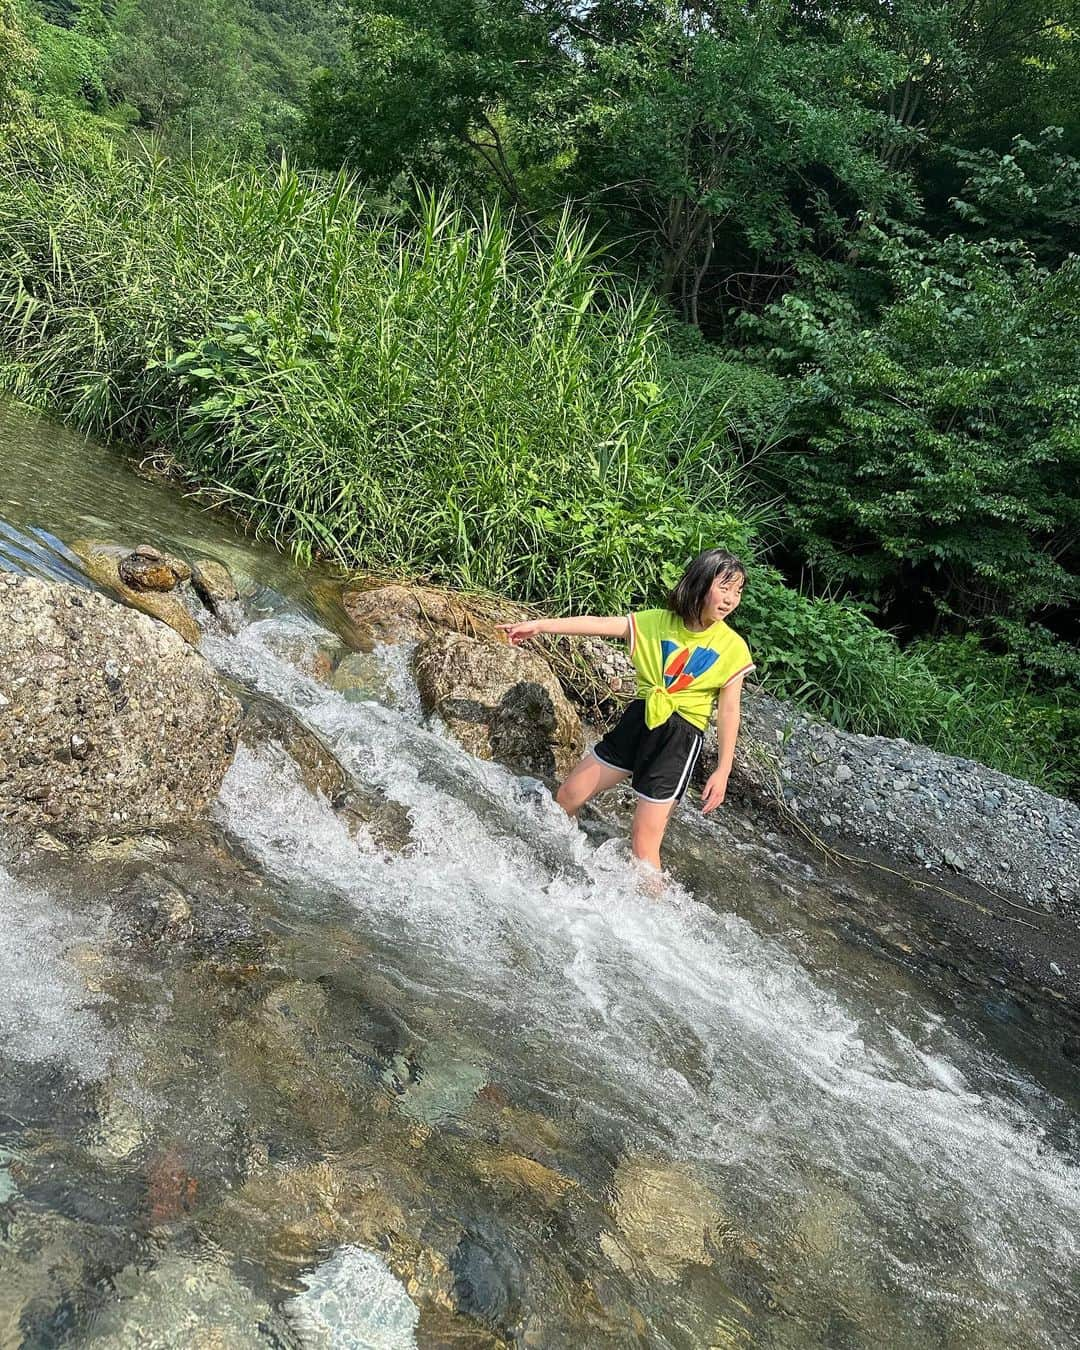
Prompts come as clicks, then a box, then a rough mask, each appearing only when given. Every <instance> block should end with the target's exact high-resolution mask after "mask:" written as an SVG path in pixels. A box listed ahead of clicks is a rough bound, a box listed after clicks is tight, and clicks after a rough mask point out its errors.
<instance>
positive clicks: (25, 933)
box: [0, 868, 110, 1079]
mask: <svg viewBox="0 0 1080 1350" xmlns="http://www.w3.org/2000/svg"><path fill="white" fill-rule="evenodd" d="M92 936H93V930H92V928H91V927H90V925H89V924H87V923H84V922H82V921H81V920H79V919H78V918H76V917H75V916H73V915H71V914H70V913H68V912H66V911H64V910H63V909H61V908H60V906H59V905H58V904H56V902H54V901H53V899H52V898H51V897H50V896H49V895H48V893H47V892H45V891H43V890H41V889H40V888H38V887H34V886H27V885H25V884H24V883H23V882H21V881H19V880H17V879H16V878H15V877H13V876H12V875H11V874H10V873H9V872H7V871H6V870H5V869H3V868H0V987H2V988H3V998H2V999H0V1053H2V1054H6V1055H9V1056H10V1057H11V1058H12V1059H16V1060H22V1061H40V1060H49V1059H52V1060H59V1061H63V1062H64V1063H65V1064H66V1065H67V1067H68V1068H69V1069H73V1070H75V1071H76V1072H77V1073H78V1074H79V1076H80V1077H83V1078H87V1079H89V1078H98V1077H100V1076H101V1075H102V1074H103V1073H104V1072H105V1071H106V1070H107V1068H108V1066H109V1057H110V1056H109V1051H110V1043H109V1040H108V1038H107V1037H106V1036H105V1035H103V1029H102V1025H101V1021H100V1019H99V1018H98V1017H97V1015H96V1014H95V1012H94V1011H93V1008H92V1006H91V1005H92V1004H93V999H92V997H91V996H90V995H89V994H88V993H87V991H86V987H85V983H84V981H83V979H82V978H81V977H80V975H79V973H78V971H77V970H76V969H75V968H74V967H73V966H72V965H71V964H69V962H68V961H67V960H66V959H65V957H66V954H67V953H68V952H69V951H70V950H71V949H72V948H73V947H74V945H75V944H76V943H77V942H78V941H80V940H84V939H88V938H90V937H92Z"/></svg>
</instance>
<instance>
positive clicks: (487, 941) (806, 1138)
mask: <svg viewBox="0 0 1080 1350" xmlns="http://www.w3.org/2000/svg"><path fill="white" fill-rule="evenodd" d="M216 655H217V657H218V659H220V660H222V661H223V663H224V664H226V665H229V666H231V667H232V668H234V669H236V668H237V667H241V668H243V669H244V670H245V672H246V673H247V674H248V676H249V678H254V679H256V680H257V682H258V683H259V685H260V686H261V687H262V688H264V689H266V690H268V691H269V692H271V693H274V694H275V695H276V696H278V697H280V698H283V699H285V700H286V701H288V702H290V703H291V704H292V706H293V707H294V708H296V709H298V710H301V711H302V712H303V716H304V717H305V719H306V720H307V721H308V722H309V723H310V724H311V725H312V726H313V727H315V728H316V729H317V730H318V731H319V732H320V733H322V734H323V735H324V736H325V737H327V739H328V740H329V741H330V742H331V743H332V744H333V746H334V748H335V750H336V751H337V753H338V754H339V756H340V757H341V759H342V761H343V762H344V763H345V764H346V765H347V766H348V767H349V768H350V769H351V770H352V771H353V772H354V773H356V774H358V775H359V776H360V777H361V778H362V779H364V780H365V781H367V782H368V783H370V784H374V785H376V786H378V787H381V788H382V789H384V790H385V791H386V792H387V793H388V794H389V795H391V796H392V797H393V798H394V799H396V800H397V801H398V802H400V803H402V804H403V805H404V806H406V807H407V808H408V810H409V814H410V817H411V820H412V824H413V832H414V836H415V838H416V840H417V845H416V848H415V849H414V850H413V851H412V852H411V853H410V854H409V855H408V856H402V857H389V858H387V857H384V856H382V855H380V854H379V853H378V852H377V851H375V850H374V849H372V848H371V847H370V845H367V844H365V843H363V841H360V842H358V841H356V840H354V839H352V838H351V837H350V836H349V834H348V833H347V831H345V830H344V829H343V828H342V827H341V825H340V823H339V822H338V821H337V820H336V818H335V817H334V816H333V814H332V812H330V811H329V809H328V808H327V807H326V806H325V805H324V804H322V803H320V802H318V801H316V800H315V799H313V798H312V797H311V796H310V795H309V794H307V793H306V792H304V791H303V789H302V788H301V787H300V785H299V783H298V782H295V781H293V782H291V783H286V782H284V781H283V779H282V776H281V774H282V770H281V769H280V767H279V768H278V769H276V770H274V771H271V769H270V768H269V767H268V764H267V762H266V760H265V758H264V757H260V756H257V755H252V754H250V753H244V754H241V755H240V756H238V758H237V761H236V764H235V765H234V768H233V769H232V770H231V771H230V774H229V776H228V778H227V780H226V784H225V788H224V790H223V794H222V811H223V815H224V818H225V820H226V822H227V824H228V826H229V827H230V829H231V830H233V831H234V832H235V833H237V834H238V835H240V836H241V837H242V838H244V839H245V841H246V843H247V846H248V847H250V848H251V849H252V851H253V852H254V853H256V854H257V855H258V856H259V858H260V859H261V860H262V862H263V863H264V865H265V866H266V867H268V868H269V869H270V870H271V871H273V872H275V873H276V874H277V875H279V876H280V877H281V878H282V879H283V880H285V881H286V882H297V883H301V882H302V883H303V884H304V885H305V886H308V887H310V886H311V885H312V884H313V883H314V884H315V885H317V886H320V887H325V888H332V889H333V890H334V891H336V892H337V893H338V894H339V895H340V896H341V897H343V898H344V899H346V900H347V901H348V902H349V903H351V904H352V905H353V906H354V907H355V908H356V910H357V911H358V913H359V914H360V915H361V916H362V918H361V922H362V923H363V925H364V926H365V928H366V929H367V930H369V931H372V932H375V933H377V934H379V935H380V937H381V938H382V939H383V941H384V943H385V944H386V945H387V946H388V947H390V948H392V949H393V950H394V951H395V952H398V953H400V960H401V963H402V970H403V972H404V973H405V976H406V977H409V976H411V977H412V978H413V979H415V980H416V982H417V986H418V987H419V986H420V984H421V983H422V984H423V985H424V986H425V987H427V988H435V989H438V990H440V991H445V993H444V994H442V995H441V996H442V997H445V998H448V999H449V998H454V999H456V1000H460V1001H463V1002H464V1003H466V1004H468V1005H469V1006H470V1007H471V1008H472V1009H473V1010H474V1013H475V1015H474V1016H473V1018H472V1019H471V1020H472V1023H473V1025H474V1026H475V1025H477V1024H484V1025H487V1026H488V1027H489V1028H490V1030H491V1034H492V1036H493V1038H494V1039H495V1041H496V1043H497V1042H498V1039H499V1036H500V1035H502V1036H505V1035H510V1036H513V1035H514V1034H515V1033H517V1034H518V1035H519V1037H520V1039H519V1040H517V1041H513V1042H511V1048H510V1051H509V1053H510V1054H511V1055H512V1056H513V1057H514V1059H515V1060H516V1061H518V1062H521V1063H523V1064H527V1065H529V1066H536V1067H535V1070H530V1069H526V1070H525V1072H529V1071H535V1072H536V1073H537V1076H538V1078H541V1079H542V1080H543V1081H545V1082H546V1083H547V1085H548V1087H549V1090H550V1091H552V1092H558V1091H560V1090H561V1091H565V1093H566V1095H567V1097H568V1099H572V1101H573V1102H574V1109H576V1110H582V1109H586V1110H587V1109H592V1110H594V1111H595V1112H596V1113H597V1114H605V1115H607V1116H608V1117H610V1118H612V1119H616V1120H618V1122H619V1124H620V1127H621V1128H622V1129H623V1130H624V1131H625V1132H626V1133H627V1134H629V1135H631V1136H636V1137H637V1139H638V1140H639V1141H640V1143H641V1144H642V1145H643V1146H647V1147H649V1148H650V1149H652V1150H653V1151H664V1152H668V1153H673V1154H676V1155H678V1156H682V1157H689V1158H695V1159H698V1160H700V1161H701V1162H702V1163H703V1164H708V1165H710V1166H712V1167H714V1168H717V1169H720V1171H721V1172H722V1173H723V1174H724V1175H726V1176H727V1177H728V1179H729V1181H730V1182H731V1184H732V1186H733V1187H735V1188H736V1189H739V1188H742V1187H750V1188H752V1192H753V1194H754V1195H755V1203H756V1205H758V1206H760V1207H763V1208H764V1209H765V1210H766V1211H768V1209H769V1207H771V1206H774V1207H776V1208H777V1210H778V1211H779V1210H781V1209H782V1208H783V1207H787V1208H790V1202H791V1197H792V1195H793V1194H798V1193H800V1192H801V1191H802V1190H805V1188H806V1187H807V1186H808V1185H810V1184H811V1183H810V1182H809V1181H808V1178H812V1177H814V1176H822V1175H826V1176H829V1177H830V1178H833V1179H834V1184H835V1185H838V1186H840V1187H842V1188H843V1190H844V1191H845V1192H846V1193H847V1195H848V1196H849V1197H850V1198H851V1200H852V1204H851V1207H850V1211H849V1213H848V1215H847V1217H846V1219H845V1226H846V1229H847V1231H846V1232H845V1234H844V1239H843V1240H844V1242H845V1243H850V1244H853V1245H854V1246H855V1247H858V1248H859V1249H860V1250H861V1251H863V1252H876V1253H877V1259H878V1260H879V1261H880V1262H881V1263H882V1265H883V1267H887V1268H888V1269H889V1270H890V1271H891V1277H892V1278H893V1279H896V1280H901V1281H905V1282H909V1283H910V1286H911V1292H912V1295H913V1296H916V1297H918V1298H920V1299H922V1298H926V1297H932V1296H933V1290H934V1288H935V1285H936V1282H938V1279H939V1277H938V1275H937V1274H936V1273H935V1271H934V1269H933V1263H934V1261H935V1260H940V1259H941V1257H940V1243H941V1241H942V1240H943V1239H942V1238H941V1235H940V1233H938V1234H937V1235H936V1236H935V1233H936V1230H937V1229H938V1228H941V1227H942V1226H943V1227H944V1228H945V1229H946V1230H948V1232H949V1233H950V1234H951V1236H950V1238H949V1241H950V1242H953V1243H954V1245H955V1247H956V1249H957V1250H962V1251H963V1252H964V1253H965V1254H966V1260H967V1261H969V1262H970V1264H971V1272H970V1273H971V1275H972V1277H976V1276H977V1277H978V1282H979V1283H980V1284H981V1285H982V1286H983V1288H984V1289H1001V1290H1005V1291H1008V1292H1007V1293H1003V1294H1002V1297H1003V1298H1005V1300H1006V1304H1008V1302H1009V1300H1010V1299H1011V1298H1013V1297H1015V1298H1016V1299H1017V1300H1019V1301H1021V1302H1022V1301H1023V1300H1025V1299H1030V1298H1037V1297H1040V1290H1042V1292H1043V1293H1044V1294H1045V1290H1044V1289H1043V1282H1044V1279H1045V1280H1049V1281H1052V1280H1055V1279H1058V1278H1059V1275H1058V1272H1061V1273H1062V1274H1061V1276H1060V1278H1062V1279H1067V1275H1065V1274H1064V1273H1065V1272H1068V1271H1070V1270H1074V1269H1075V1268H1076V1266H1077V1260H1078V1257H1080V1248H1078V1243H1077V1238H1076V1236H1075V1234H1076V1232H1077V1230H1078V1224H1080V1175H1078V1173H1077V1170H1076V1169H1075V1167H1074V1166H1073V1165H1072V1164H1071V1163H1070V1162H1069V1161H1068V1160H1067V1159H1066V1158H1065V1157H1064V1156H1062V1155H1061V1154H1060V1153H1058V1152H1057V1151H1055V1149H1054V1148H1053V1147H1052V1146H1051V1144H1050V1142H1049V1139H1048V1137H1047V1132H1046V1130H1045V1128H1044V1127H1043V1126H1041V1125H1040V1124H1039V1123H1038V1120H1037V1119H1035V1118H1034V1117H1033V1116H1032V1114H1031V1112H1030V1111H1027V1110H1025V1109H1021V1108H1020V1107H1018V1106H1017V1105H1015V1104H1014V1103H1013V1102H1011V1101H1009V1100H1006V1099H1004V1098H998V1097H995V1096H987V1095H980V1094H979V1093H977V1092H974V1091H972V1090H971V1088H970V1086H969V1082H968V1079H967V1077H966V1076H965V1073H964V1071H963V1070H962V1069H961V1068H960V1067H958V1066H957V1065H955V1064H953V1063H952V1062H950V1060H949V1059H948V1058H947V1057H946V1055H945V1054H944V1053H943V1050H942V1046H941V1044H940V1041H941V1038H940V1037H937V1038H936V1040H937V1042H938V1043H928V1044H927V1045H925V1046H924V1045H921V1044H918V1043H916V1042H915V1041H913V1040H912V1039H911V1037H910V1036H908V1035H904V1034H902V1033H900V1032H899V1031H897V1030H896V1029H895V1028H894V1027H890V1025H889V1023H888V1013H887V1011H885V1012H882V1011H881V1010H880V1009H878V1008H877V1007H871V1008H870V1009H869V1011H868V1012H867V1011H866V1010H864V1009H860V1008H857V1007H855V1006H852V1005H850V1004H848V1003H846V1002H845V1001H844V1000H843V999H842V998H841V997H839V996H838V995H837V994H836V993H835V992H832V991H829V990H827V989H825V988H823V987H822V986H821V985H820V983H818V982H816V981H815V980H814V979H813V978H812V977H811V976H810V975H809V974H808V972H807V971H806V970H805V969H803V968H802V967H801V966H800V965H799V964H798V962H797V961H796V960H795V959H794V958H793V957H792V956H791V954H790V953H788V952H787V951H785V950H784V948H783V947H782V946H781V945H780V944H778V943H777V942H774V941H770V940H766V939H764V938H762V937H761V936H760V935H759V934H757V933H756V932H755V931H754V930H753V929H752V928H751V926H750V925H749V924H748V923H746V922H745V921H744V920H742V919H739V918H737V917H735V916H732V915H717V914H715V913H714V912H713V911H712V910H710V909H709V908H707V907H706V906H704V905H701V904H698V903H696V902H694V901H693V900H692V899H691V898H690V897H688V896H685V895H680V894H679V893H677V892H676V893H674V894H673V895H671V896H669V897H666V898H665V900H664V901H663V902H661V903H656V902H654V901H652V900H651V899H650V898H649V897H648V896H647V895H645V894H643V892H642V890H641V888H640V886H639V884H638V877H637V875H636V874H635V872H634V870H633V868H632V867H630V866H628V863H627V856H626V852H625V847H624V846H623V845H622V844H621V843H618V842H612V843H610V844H606V845H604V846H603V847H601V848H599V849H593V848H591V847H589V846H588V845H587V843H586V841H585V840H584V838H583V836H582V835H581V834H580V832H579V831H578V830H577V829H576V828H575V827H573V826H572V825H571V824H570V823H569V822H567V821H566V820H565V818H564V817H563V816H562V813H561V812H560V811H559V810H558V808H556V807H555V806H554V805H553V804H552V803H551V802H550V799H548V800H547V801H544V800H542V799H538V798H537V796H536V794H535V793H530V792H529V791H528V790H527V789H526V790H523V789H522V787H521V785H520V783H519V782H518V781H517V780H515V779H514V778H513V776H512V775H510V774H509V773H507V772H506V771H505V770H503V769H501V768H499V767H498V766H495V765H490V764H481V763H479V762H477V761H475V760H473V759H471V758H470V757H469V756H467V755H465V754H463V753H462V752H461V751H460V750H458V749H457V748H456V747H454V746H452V745H450V744H448V743H447V742H445V741H444V740H442V739H441V738H439V737H438V736H436V735H434V734H433V733H432V732H430V731H428V730H425V729H424V728H422V727H419V726H417V725H416V724H415V722H414V721H413V720H412V719H411V718H408V717H404V716H402V715H400V714H397V713H394V712H391V711H388V710H386V709H384V708H380V707H378V706H376V705H374V704H350V703H347V702H346V701H345V700H344V699H342V698H340V697H339V696H338V695H336V694H334V693H333V692H332V691H330V690H327V689H324V688H323V687H321V686H320V685H318V684H317V682H315V681H313V680H310V679H308V678H307V677H305V676H302V675H300V674H299V673H298V672H297V671H296V670H295V669H294V668H292V667H290V666H288V665H287V663H282V662H281V661H279V660H278V659H277V658H275V657H274V656H273V654H272V652H270V651H269V649H268V647H267V646H266V644H265V643H264V642H263V641H262V640H261V638H260V634H259V633H256V632H253V631H252V630H250V629H249V630H247V632H246V633H245V634H243V635H241V638H240V639H238V640H237V641H235V642H234V643H232V644H225V643H223V644H221V646H220V647H219V649H218V651H217V653H216ZM883 992H884V991H883ZM885 1001H886V1002H887V996H886V1000H885ZM525 1029H527V1030H525ZM934 1039H935V1033H934V1031H933V1029H931V1031H930V1032H928V1041H929V1042H933V1041H934ZM965 1053H966V1054H969V1055H970V1056H972V1057H977V1054H976V1051H975V1050H974V1049H972V1048H971V1047H965ZM1029 1087H1030V1085H1029ZM1029 1095H1030V1096H1031V1097H1032V1098H1033V1099H1034V1098H1035V1097H1037V1094H1036V1093H1035V1092H1034V1089H1033V1088H1031V1091H1030V1094H1029ZM589 1103H592V1106H591V1108H590V1107H589V1105H588V1104H589ZM939 1214H943V1215H944V1216H945V1217H944V1219H943V1220H941V1221H939ZM935 1244H938V1245H935ZM1048 1297H1049V1296H1048ZM1050 1301H1051V1302H1053V1298H1052V1297H1051V1298H1050Z"/></svg>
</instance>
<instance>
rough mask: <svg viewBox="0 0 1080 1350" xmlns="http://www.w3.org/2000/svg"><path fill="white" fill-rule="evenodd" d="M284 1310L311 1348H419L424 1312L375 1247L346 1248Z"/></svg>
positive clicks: (318, 1270)
mask: <svg viewBox="0 0 1080 1350" xmlns="http://www.w3.org/2000/svg"><path fill="white" fill-rule="evenodd" d="M304 1284H305V1286H306V1288H305V1289H304V1292H303V1293H302V1294H297V1295H296V1297H295V1298H292V1299H290V1300H289V1301H288V1303H287V1304H286V1305H285V1310H286V1312H287V1313H288V1315H289V1318H290V1320H291V1321H292V1323H293V1325H294V1326H295V1328H296V1330H297V1332H298V1334H299V1336H300V1340H301V1342H302V1343H303V1345H304V1346H305V1347H307V1350H415V1347H416V1337H415V1335H414V1331H415V1329H416V1324H417V1322H418V1321H419V1320H420V1311H419V1309H418V1308H417V1306H416V1304H415V1303H413V1301H412V1299H411V1298H409V1296H408V1294H407V1293H406V1292H405V1290H404V1289H403V1288H402V1286H401V1284H400V1283H399V1282H398V1280H397V1279H396V1278H395V1277H394V1274H393V1272H392V1271H391V1270H390V1267H389V1266H388V1265H387V1264H386V1262H385V1261H384V1260H383V1259H382V1257H381V1256H379V1255H377V1253H375V1252H371V1251H367V1250H366V1249H365V1248H363V1247H352V1246H350V1247H341V1248H339V1249H338V1250H337V1251H336V1252H335V1253H334V1255H333V1256H331V1257H330V1258H329V1260H326V1261H324V1262H323V1263H322V1265H320V1266H318V1267H317V1268H316V1269H315V1270H314V1271H312V1273H311V1274H310V1275H307V1276H306V1277H305V1278H304Z"/></svg>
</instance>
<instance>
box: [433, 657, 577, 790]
mask: <svg viewBox="0 0 1080 1350" xmlns="http://www.w3.org/2000/svg"><path fill="white" fill-rule="evenodd" d="M415 672H416V684H417V688H418V689H419V691H420V698H421V700H422V701H423V704H424V707H425V708H426V709H427V710H428V711H429V712H435V713H437V714H438V715H439V717H441V718H442V720H443V722H445V723H446V726H447V728H448V730H449V731H450V733H451V735H452V736H453V737H454V738H455V740H457V741H458V743H459V744H460V745H461V746H463V747H464V749H466V750H468V751H469V752H470V753H471V754H474V755H478V756H479V757H480V758H481V759H496V760H498V761H499V762H500V763H502V764H507V765H509V766H510V767H511V768H513V769H518V770H521V771H524V772H526V773H531V774H536V775H537V776H539V777H549V778H550V777H556V776H561V775H563V774H565V773H566V772H567V771H568V770H569V769H570V768H571V767H572V766H573V764H574V763H575V761H576V760H577V759H578V758H579V757H580V755H581V753H582V748H583V738H582V729H581V721H580V719H579V718H578V715H577V713H575V712H574V710H573V708H572V707H571V706H570V703H569V702H568V700H567V698H566V695H565V694H564V693H563V691H562V688H561V686H560V684H559V681H558V680H557V679H556V678H555V676H554V674H553V673H552V671H551V667H550V666H549V665H548V664H547V662H546V661H545V660H544V659H543V657H540V656H537V655H536V654H535V653H534V652H530V651H525V650H523V649H522V648H520V647H510V646H506V645H505V644H502V643H498V642H482V641H480V640H479V639H477V638H470V637H466V636H465V635H464V634H461V633H436V634H435V635H434V636H432V637H429V638H428V639H427V640H426V641H425V642H423V643H421V645H420V647H419V648H418V649H417V652H416V661H415Z"/></svg>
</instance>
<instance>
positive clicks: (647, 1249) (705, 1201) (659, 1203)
mask: <svg viewBox="0 0 1080 1350" xmlns="http://www.w3.org/2000/svg"><path fill="white" fill-rule="evenodd" d="M614 1208H615V1219H616V1222H617V1223H618V1225H619V1229H620V1231H621V1233H622V1237H623V1239H624V1241H625V1243H626V1246H627V1247H629V1249H630V1250H631V1252H632V1253H633V1254H634V1256H636V1257H637V1258H638V1259H639V1260H640V1261H641V1262H642V1263H643V1264H644V1265H645V1266H646V1267H647V1268H648V1269H649V1270H650V1271H651V1272H652V1273H653V1275H655V1276H656V1278H657V1279H660V1280H665V1281H671V1280H675V1279H677V1278H678V1277H679V1275H680V1274H681V1273H682V1271H683V1270H684V1269H685V1267H686V1266H689V1265H708V1264H710V1262H711V1260H712V1257H711V1254H710V1251H709V1246H710V1245H711V1237H712V1234H713V1232H714V1230H715V1229H716V1228H717V1227H718V1225H720V1223H721V1221H722V1218H723V1214H722V1211H721V1209H720V1206H719V1204H718V1203H717V1201H716V1200H715V1199H714V1198H713V1197H712V1196H711V1195H710V1194H709V1192H708V1191H707V1190H705V1188H704V1187H703V1186H702V1184H701V1180H700V1178H699V1177H698V1176H697V1175H696V1174H695V1173H694V1171H693V1170H692V1169H691V1168H689V1167H686V1166H684V1165H683V1164H681V1163H674V1162H659V1161H655V1160H653V1159H650V1158H626V1159H624V1160H623V1161H622V1162H621V1163H620V1164H619V1167H618V1169H617V1171H616V1173H615V1196H614ZM607 1254H608V1255H609V1256H611V1257H613V1258H614V1259H616V1263H617V1264H618V1260H617V1248H616V1247H614V1246H609V1247H608V1252H607Z"/></svg>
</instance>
